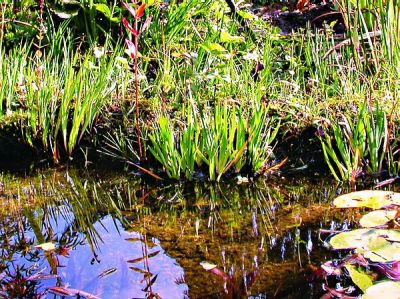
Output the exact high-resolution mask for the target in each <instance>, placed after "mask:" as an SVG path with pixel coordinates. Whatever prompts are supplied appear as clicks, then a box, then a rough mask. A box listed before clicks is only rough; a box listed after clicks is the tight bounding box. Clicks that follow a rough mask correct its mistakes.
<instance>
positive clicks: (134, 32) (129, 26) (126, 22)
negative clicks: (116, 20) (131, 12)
mask: <svg viewBox="0 0 400 299" xmlns="http://www.w3.org/2000/svg"><path fill="white" fill-rule="evenodd" d="M122 23H123V24H124V26H125V27H126V28H127V29H128V30H129V31H130V32H131V33H132V34H133V35H134V36H138V35H139V32H137V30H135V28H133V27H132V26H131V24H129V22H128V20H127V19H125V18H122Z"/></svg>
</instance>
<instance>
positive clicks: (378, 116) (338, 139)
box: [319, 104, 394, 182]
mask: <svg viewBox="0 0 400 299" xmlns="http://www.w3.org/2000/svg"><path fill="white" fill-rule="evenodd" d="M331 131H332V132H333V135H332V136H331V134H330V132H331ZM331 131H329V130H327V129H326V128H325V129H324V132H323V134H320V136H319V138H320V140H321V144H322V150H323V153H324V158H325V161H326V163H327V164H328V167H329V169H330V170H331V173H332V174H333V176H334V177H335V178H336V179H337V180H345V181H350V182H354V181H355V180H356V179H357V177H358V176H359V175H361V174H377V173H381V172H382V171H383V169H384V166H385V163H386V164H388V163H392V164H393V163H394V161H393V159H391V158H390V156H389V155H390V152H391V151H392V150H391V149H390V147H391V146H390V144H389V137H390V136H389V127H388V120H387V116H386V113H385V112H384V111H383V108H381V107H379V106H378V105H376V106H375V108H374V109H373V108H371V107H370V106H368V105H367V104H363V105H362V106H361V107H360V108H359V112H358V114H357V116H356V118H355V120H354V121H351V120H350V117H349V116H345V115H342V116H341V121H337V122H334V123H332V124H331ZM388 168H391V166H389V165H388Z"/></svg>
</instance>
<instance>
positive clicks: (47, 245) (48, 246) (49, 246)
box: [35, 242, 56, 251]
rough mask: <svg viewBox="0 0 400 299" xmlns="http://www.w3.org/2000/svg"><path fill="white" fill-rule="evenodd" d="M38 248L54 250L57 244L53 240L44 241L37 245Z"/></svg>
mask: <svg viewBox="0 0 400 299" xmlns="http://www.w3.org/2000/svg"><path fill="white" fill-rule="evenodd" d="M35 247H36V248H39V249H42V250H44V251H53V250H55V249H56V245H55V244H54V243H52V242H47V243H42V244H39V245H36V246H35Z"/></svg>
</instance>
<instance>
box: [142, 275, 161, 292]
mask: <svg viewBox="0 0 400 299" xmlns="http://www.w3.org/2000/svg"><path fill="white" fill-rule="evenodd" d="M157 277H158V274H156V275H154V277H153V278H152V279H151V280H150V282H149V284H148V285H147V286H146V287H145V288H144V289H143V291H144V292H147V290H148V289H149V288H151V286H152V285H153V284H154V283H155V282H156V280H157Z"/></svg>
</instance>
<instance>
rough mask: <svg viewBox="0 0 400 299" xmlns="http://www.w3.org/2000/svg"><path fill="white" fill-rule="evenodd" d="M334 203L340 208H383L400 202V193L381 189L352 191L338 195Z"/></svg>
mask: <svg viewBox="0 0 400 299" xmlns="http://www.w3.org/2000/svg"><path fill="white" fill-rule="evenodd" d="M333 204H334V205H335V206H336V207H338V208H360V207H366V208H371V209H375V210H377V209H381V208H384V207H387V206H390V205H393V204H395V205H399V204H400V193H395V192H392V191H381V190H364V191H357V192H351V193H348V194H344V195H341V196H338V197H336V198H335V199H334V201H333Z"/></svg>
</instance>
